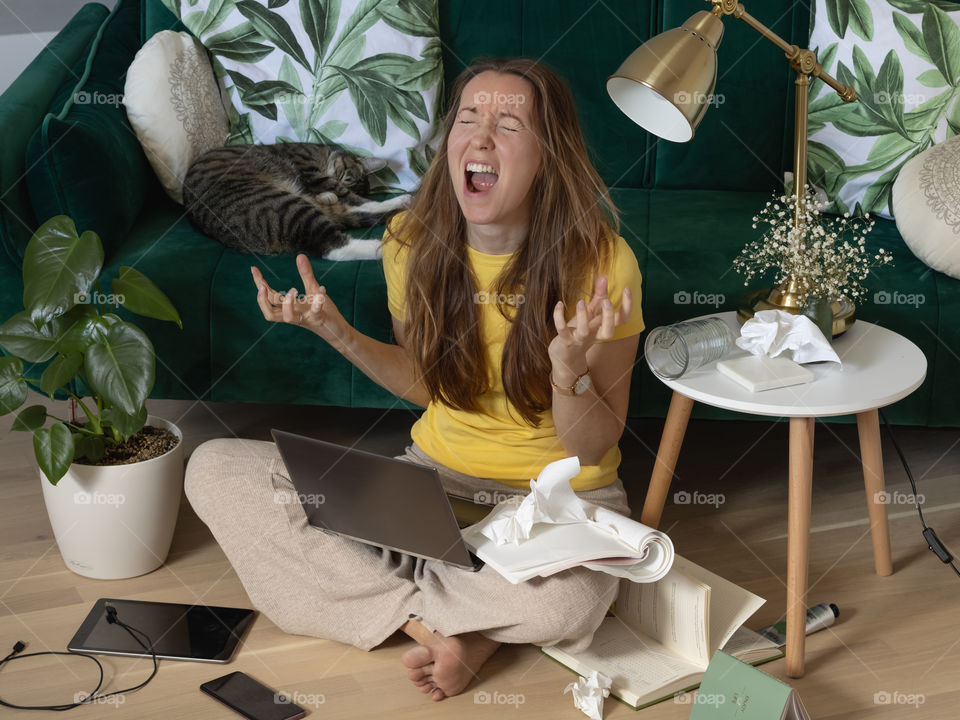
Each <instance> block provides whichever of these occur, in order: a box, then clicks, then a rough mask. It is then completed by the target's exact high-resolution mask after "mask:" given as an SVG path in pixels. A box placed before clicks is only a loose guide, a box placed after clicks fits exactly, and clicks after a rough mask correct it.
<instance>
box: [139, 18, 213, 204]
mask: <svg viewBox="0 0 960 720" xmlns="http://www.w3.org/2000/svg"><path fill="white" fill-rule="evenodd" d="M123 104H124V107H125V108H126V110H127V119H128V120H129V121H130V125H132V126H133V129H134V132H136V134H137V139H138V140H139V141H140V144H141V146H143V151H144V153H145V154H146V156H147V160H149V161H150V166H151V167H152V168H153V171H154V172H155V173H156V175H157V179H158V180H159V181H160V184H161V185H163V189H164V191H166V193H167V195H169V196H170V197H171V198H172V199H173V200H174V202H177V203H179V204H181V205H182V204H183V179H184V177H186V174H187V170H189V169H190V166H191V165H192V164H193V162H194V160H196V159H197V158H198V157H200V155H202V154H203V153H205V152H206V151H207V150H212V149H213V148H217V147H222V146H223V144H224V143H225V142H226V140H227V135H228V134H229V132H230V128H229V124H228V122H227V112H226V110H225V109H224V107H223V104H222V101H221V98H220V88H219V87H218V85H217V79H216V78H215V77H214V75H213V66H212V65H211V64H210V56H209V55H208V54H207V51H206V49H204V47H203V45H201V44H200V41H199V40H197V39H196V38H195V37H193V36H192V35H191V34H190V33H186V32H179V33H178V32H173V31H172V30H163V31H161V32H158V33H157V34H156V35H154V36H153V37H152V38H150V39H149V40H148V41H147V43H146V44H145V45H144V46H143V47H142V48H140V51H139V52H138V53H137V55H136V57H135V58H134V60H133V63H132V64H131V65H130V67H129V68H128V70H127V81H126V83H125V84H124V87H123Z"/></svg>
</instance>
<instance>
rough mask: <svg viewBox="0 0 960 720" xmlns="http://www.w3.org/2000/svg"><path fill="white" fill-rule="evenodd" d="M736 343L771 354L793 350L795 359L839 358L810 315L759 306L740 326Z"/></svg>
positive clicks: (757, 351)
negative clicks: (757, 310) (760, 307)
mask: <svg viewBox="0 0 960 720" xmlns="http://www.w3.org/2000/svg"><path fill="white" fill-rule="evenodd" d="M737 347H740V348H743V349H744V350H746V351H747V352H749V353H752V354H754V355H767V356H768V357H772V358H774V357H777V355H779V354H780V353H783V352H786V351H790V356H792V358H793V361H794V362H796V363H809V362H817V361H820V360H828V361H830V362H835V363H839V362H840V356H839V355H837V353H836V352H835V351H834V349H833V347H831V345H830V343H829V342H828V341H827V339H826V338H825V337H824V336H823V333H822V332H820V328H818V327H817V326H816V325H815V324H814V322H813V321H812V320H811V319H810V318H808V317H807V316H806V315H792V314H790V313H788V312H784V311H783V310H760V311H759V312H757V313H756V314H754V316H753V317H752V318H750V319H749V320H747V321H746V322H745V323H744V324H743V327H742V328H740V337H738V338H737ZM841 364H842V363H841Z"/></svg>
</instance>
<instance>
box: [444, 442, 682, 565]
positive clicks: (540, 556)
mask: <svg viewBox="0 0 960 720" xmlns="http://www.w3.org/2000/svg"><path fill="white" fill-rule="evenodd" d="M579 472H580V460H579V459H578V458H577V457H576V456H573V457H568V458H564V459H563V460H557V461H555V462H552V463H550V464H549V465H547V466H545V467H544V468H543V470H541V471H540V475H539V476H538V477H537V479H536V480H531V481H530V493H529V494H528V495H526V496H525V497H523V498H522V499H521V498H520V497H516V496H515V497H511V498H508V499H507V500H504V501H503V502H501V503H499V504H498V505H497V506H496V507H495V508H494V509H493V510H492V511H491V512H490V514H489V515H487V516H486V517H485V518H484V519H483V520H481V521H480V522H478V523H477V524H476V525H471V526H470V527H468V528H464V529H463V539H464V540H465V541H466V543H467V545H469V546H470V548H471V549H472V550H473V552H474V554H475V555H476V556H477V557H478V558H480V559H481V560H483V561H484V562H485V563H487V565H489V566H490V567H492V568H493V569H494V570H496V571H497V572H499V573H500V574H501V575H503V576H504V577H505V578H507V580H509V581H510V582H512V583H514V584H516V583H520V582H523V581H524V580H529V579H530V578H533V577H536V576H537V575H542V576H544V577H546V576H548V575H552V574H553V573H557V572H560V571H561V570H566V569H567V568H571V567H574V566H576V565H585V566H586V567H588V568H590V569H591V570H598V571H601V572H606V573H610V574H611V575H618V576H620V577H624V578H629V579H630V580H632V581H634V582H640V583H644V582H654V581H656V580H659V579H660V578H662V577H664V576H665V575H666V574H667V571H668V570H669V569H670V566H671V565H672V564H673V543H672V542H671V541H670V538H669V537H667V535H666V534H664V533H662V532H660V531H659V530H654V529H653V528H650V527H647V526H646V525H643V524H641V523H638V522H637V521H636V520H631V519H630V518H628V517H625V516H623V515H620V514H618V513H615V512H613V511H612V510H608V509H607V508H605V507H600V506H599V505H594V504H593V503H590V502H587V501H585V500H583V498H581V497H579V496H578V495H577V494H576V493H575V492H574V491H573V488H572V487H571V485H570V480H571V479H572V478H573V477H575V476H576V475H577V473H579Z"/></svg>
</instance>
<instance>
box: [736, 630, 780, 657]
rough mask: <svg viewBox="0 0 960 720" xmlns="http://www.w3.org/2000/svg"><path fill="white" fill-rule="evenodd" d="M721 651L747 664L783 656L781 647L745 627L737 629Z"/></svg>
mask: <svg viewBox="0 0 960 720" xmlns="http://www.w3.org/2000/svg"><path fill="white" fill-rule="evenodd" d="M721 649H722V650H723V651H724V652H725V653H727V654H728V655H733V656H734V657H735V658H737V660H742V661H743V662H746V663H754V662H758V661H760V660H766V659H768V658H774V657H777V656H778V655H782V654H783V653H781V652H780V646H779V645H777V644H776V643H774V642H771V641H770V640H768V639H767V638H765V637H764V636H763V635H761V634H760V633H758V632H754V631H753V630H750V629H749V628H745V627H739V628H737V630H736V632H734V633H733V635H731V636H730V639H729V640H727V641H726V642H725V643H724V644H723V647H722V648H721Z"/></svg>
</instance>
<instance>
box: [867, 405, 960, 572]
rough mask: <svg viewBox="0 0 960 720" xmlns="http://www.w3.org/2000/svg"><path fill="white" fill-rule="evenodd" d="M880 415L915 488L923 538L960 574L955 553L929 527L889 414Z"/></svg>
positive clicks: (941, 558) (914, 492)
mask: <svg viewBox="0 0 960 720" xmlns="http://www.w3.org/2000/svg"><path fill="white" fill-rule="evenodd" d="M880 417H881V418H882V419H883V426H884V427H885V428H886V429H887V435H889V436H890V442H892V443H893V447H894V449H895V450H896V451H897V455H899V456H900V462H901V463H903V469H904V471H905V472H906V473H907V480H909V481H910V487H911V488H912V489H913V498H914V500H915V501H916V504H917V513H919V515H920V524H921V525H922V526H923V539H924V540H926V542H927V547H928V548H930V550H932V551H933V553H934V554H935V555H936V556H937V557H938V558H940V561H941V562H944V563H947V564H948V565H949V566H950V567H952V568H953V571H954V572H955V573H956V574H957V575H958V576H960V570H958V569H957V566H956V565H955V564H954V562H953V555H951V554H950V551H949V550H947V548H946V546H945V545H944V544H943V543H942V542H941V541H940V538H938V537H937V534H936V533H935V532H934V531H933V528H932V527H927V522H926V520H924V519H923V510H922V509H921V508H920V494H919V493H918V492H917V484H916V483H915V482H914V480H913V473H912V472H910V466H909V465H908V464H907V458H906V456H905V455H904V454H903V450H901V449H900V443H898V442H897V438H896V436H895V435H894V434H893V428H891V427H890V423H889V422H888V421H887V416H886V415H884V414H883V410H881V411H880Z"/></svg>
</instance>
